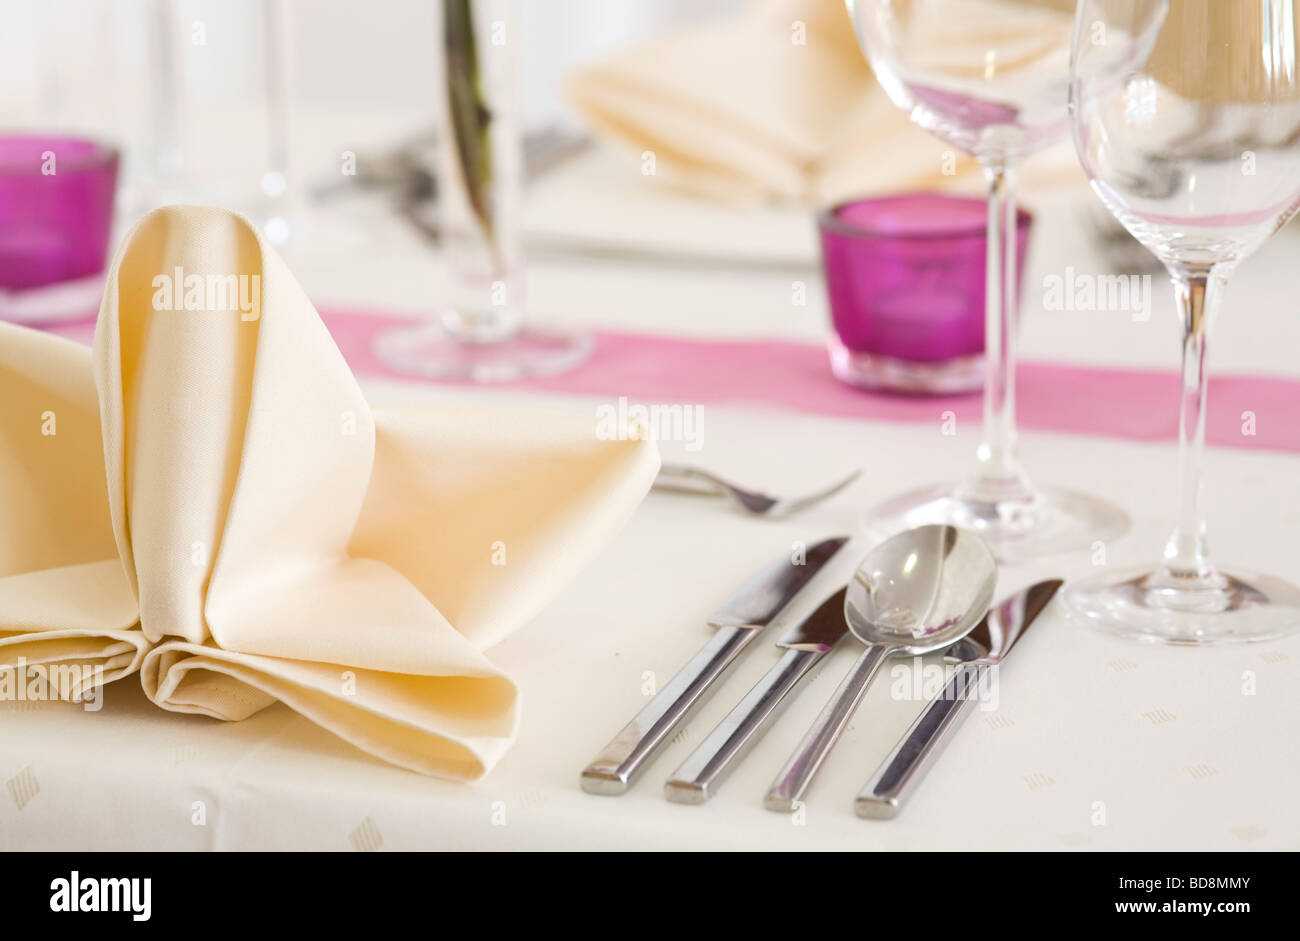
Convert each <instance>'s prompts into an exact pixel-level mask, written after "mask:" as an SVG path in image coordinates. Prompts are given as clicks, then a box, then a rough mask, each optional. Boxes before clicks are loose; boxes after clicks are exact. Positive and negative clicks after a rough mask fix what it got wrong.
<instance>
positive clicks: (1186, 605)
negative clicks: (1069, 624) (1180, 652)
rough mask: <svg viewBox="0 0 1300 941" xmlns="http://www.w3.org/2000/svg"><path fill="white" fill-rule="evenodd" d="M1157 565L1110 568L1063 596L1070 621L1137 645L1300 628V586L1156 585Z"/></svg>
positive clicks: (1271, 636) (1245, 575)
mask: <svg viewBox="0 0 1300 941" xmlns="http://www.w3.org/2000/svg"><path fill="white" fill-rule="evenodd" d="M1154 578H1155V567H1152V566H1147V567H1139V568H1126V569H1112V570H1108V571H1105V572H1101V573H1099V574H1097V575H1093V576H1091V577H1090V578H1086V579H1083V580H1081V581H1077V582H1073V583H1071V584H1069V585H1067V586H1066V588H1065V591H1064V592H1063V593H1062V600H1063V602H1064V604H1065V610H1066V612H1067V614H1068V615H1069V616H1070V617H1071V619H1073V620H1075V621H1078V622H1081V623H1084V624H1087V625H1089V626H1091V627H1095V628H1099V629H1101V630H1104V631H1108V632H1110V633H1112V634H1119V635H1121V636H1123V637H1128V638H1130V639H1133V640H1141V641H1149V642H1154V643H1163V644H1179V645H1182V646H1196V647H1200V646H1208V645H1210V644H1248V643H1254V642H1257V641H1264V640H1275V639H1276V638H1279V637H1284V636H1286V635H1287V634H1291V633H1294V632H1295V631H1296V630H1298V629H1300V588H1296V587H1295V586H1294V585H1292V584H1290V583H1289V582H1285V581H1283V580H1282V579H1279V578H1274V577H1272V576H1271V575H1257V574H1254V573H1249V572H1237V573H1236V574H1234V575H1223V576H1222V580H1223V587H1221V588H1214V589H1201V590H1185V589H1179V588H1169V587H1165V585H1164V583H1153V581H1152V580H1153V579H1154Z"/></svg>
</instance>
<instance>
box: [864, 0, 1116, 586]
mask: <svg viewBox="0 0 1300 941" xmlns="http://www.w3.org/2000/svg"><path fill="white" fill-rule="evenodd" d="M847 5H848V9H849V13H850V15H851V16H852V18H853V23H854V26H855V28H856V30H857V33H858V39H859V41H860V42H861V44H862V47H863V49H864V50H865V52H866V54H867V58H868V59H869V60H870V62H871V66H872V69H873V70H874V71H875V73H876V78H877V80H878V81H879V82H880V84H881V86H882V87H883V88H884V89H885V92H886V93H887V94H888V95H889V97H890V98H891V99H892V100H893V101H894V103H895V104H896V105H898V106H899V107H900V108H902V109H904V110H905V111H907V112H908V113H909V114H910V115H911V117H912V120H914V121H915V122H916V123H917V124H919V125H921V126H922V127H924V128H926V129H927V130H929V131H931V132H932V133H934V134H935V135H937V136H938V137H940V138H941V139H942V140H944V141H945V142H947V143H948V144H950V145H952V146H953V147H955V148H957V149H960V150H963V151H966V152H967V153H970V154H972V155H973V156H974V157H975V158H976V159H977V160H978V161H979V162H980V164H981V165H982V166H983V168H984V174H985V177H986V179H987V182H988V262H987V280H986V292H987V293H986V297H985V318H986V320H985V323H986V326H985V344H984V345H985V360H986V364H987V365H986V368H987V376H986V378H985V386H984V440H983V443H982V444H981V445H980V448H979V451H978V459H979V460H978V465H977V467H976V470H975V473H974V474H972V475H971V476H970V477H968V478H967V479H966V480H965V481H964V482H962V483H959V484H944V485H941V486H937V487H933V486H932V487H927V488H925V489H923V490H917V491H912V492H909V493H905V494H902V495H900V496H897V497H894V498H892V499H890V500H887V501H886V502H885V503H882V504H880V505H878V506H876V507H874V508H872V509H871V510H870V511H868V514H867V523H868V526H870V527H871V528H874V529H878V530H882V531H887V532H888V531H895V530H901V529H907V528H911V527H913V526H918V525H922V524H925V523H946V524H949V525H955V526H961V527H965V528H967V529H973V530H975V531H976V532H978V533H979V534H980V535H981V536H983V537H984V540H985V541H986V542H987V543H988V544H989V546H990V548H992V550H993V552H994V554H995V555H997V557H998V558H999V559H1001V560H1003V561H1017V560H1023V559H1029V558H1034V557H1036V556H1039V555H1043V554H1047V553H1051V552H1061V551H1069V550H1073V549H1080V548H1087V547H1088V546H1090V545H1091V544H1092V543H1094V542H1096V541H1097V540H1105V539H1110V538H1113V537H1115V536H1118V535H1119V534H1120V533H1122V532H1123V531H1124V530H1125V529H1127V528H1128V517H1127V515H1126V514H1125V513H1124V512H1123V511H1122V510H1120V509H1119V508H1118V507H1115V506H1113V505H1112V504H1110V503H1107V502H1105V501H1103V500H1100V499H1097V498H1095V497H1092V496H1088V495H1086V494H1081V493H1075V492H1073V491H1065V490H1053V489H1039V488H1037V487H1035V486H1034V485H1033V484H1032V483H1031V482H1030V480H1029V478H1028V476H1027V475H1026V474H1025V471H1024V469H1023V468H1022V467H1021V464H1020V460H1019V458H1018V456H1017V450H1016V421H1015V376H1016V373H1015V355H1016V350H1015V338H1016V321H1017V297H1016V293H1017V285H1018V283H1019V279H1018V277H1017V273H1016V252H1015V244H1016V241H1015V239H1016V228H1015V226H1016V195H1015V165H1016V163H1017V161H1018V160H1020V159H1021V158H1022V157H1024V156H1025V155H1027V154H1030V153H1032V152H1034V151H1036V150H1038V149H1040V148H1041V147H1043V146H1044V145H1046V144H1048V143H1050V142H1052V141H1053V140H1056V139H1058V138H1060V137H1061V136H1063V135H1064V133H1065V127H1066V91H1067V82H1068V77H1069V69H1068V56H1069V48H1070V30H1071V24H1072V17H1071V15H1070V13H1071V11H1072V10H1073V5H1072V0H847ZM1067 5H1068V9H1067Z"/></svg>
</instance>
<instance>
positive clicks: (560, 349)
mask: <svg viewBox="0 0 1300 941" xmlns="http://www.w3.org/2000/svg"><path fill="white" fill-rule="evenodd" d="M595 346H596V343H595V340H594V339H593V338H592V337H591V335H590V334H586V333H576V332H570V331H565V330H559V329H541V328H538V327H530V326H528V325H525V326H524V327H522V328H521V329H519V330H517V331H516V332H514V333H512V334H510V335H509V336H507V337H504V338H502V339H500V340H492V341H487V342H465V341H463V340H459V339H457V338H456V337H454V336H452V334H450V333H448V332H447V331H446V330H445V329H443V328H442V327H441V326H440V325H439V324H436V323H430V324H420V325H419V326H415V327H405V328H401V329H397V330H390V331H388V332H386V333H382V334H380V335H379V336H378V337H376V338H375V340H374V345H373V350H374V354H375V356H376V357H378V358H379V360H380V361H381V362H383V364H384V365H385V366H387V367H388V368H389V369H392V370H393V371H395V372H399V373H407V374H409V375H416V376H426V377H428V378H431V379H465V380H469V381H471V382H483V383H488V382H513V381H515V380H518V379H526V378H528V377H530V376H553V375H556V374H557V373H562V372H567V371H568V370H570V369H572V368H574V367H575V366H577V365H578V364H579V363H581V362H583V361H584V360H585V359H587V357H589V356H590V355H591V351H592V350H593V349H595Z"/></svg>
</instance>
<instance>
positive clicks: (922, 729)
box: [853, 663, 987, 820]
mask: <svg viewBox="0 0 1300 941" xmlns="http://www.w3.org/2000/svg"><path fill="white" fill-rule="evenodd" d="M985 669H987V667H986V666H983V665H980V664H972V663H964V664H962V665H961V666H960V667H958V668H957V672H956V673H954V674H953V677H952V679H951V680H949V681H948V685H947V686H945V687H944V690H943V692H941V693H940V694H939V695H938V696H936V697H935V698H934V699H932V700H931V701H930V704H929V705H928V706H926V707H925V711H924V712H922V713H921V715H920V716H918V717H917V719H916V721H915V722H913V723H912V727H911V728H910V729H908V730H907V734H906V735H904V736H903V739H902V741H900V742H899V743H898V744H897V745H895V746H894V750H893V751H891V752H890V753H889V755H888V757H886V758H885V760H884V761H883V762H881V764H880V767H879V768H878V769H876V773H875V775H873V776H872V778H871V780H870V781H868V782H867V783H866V784H865V785H864V786H863V788H862V790H861V792H859V794H858V797H857V799H856V800H855V801H854V802H853V809H854V811H855V812H856V813H857V815H858V816H859V817H868V818H871V819H875V820H888V819H890V818H892V817H895V816H897V814H898V811H899V810H900V809H902V806H903V801H905V800H906V799H907V797H908V795H909V794H911V793H912V791H914V790H915V789H916V787H917V786H918V785H919V784H920V782H921V779H922V778H923V777H924V776H925V772H926V771H927V770H929V768H930V765H931V764H932V763H933V761H934V758H935V756H936V755H938V754H939V751H940V750H941V749H942V748H943V746H944V744H946V743H947V741H948V739H949V738H950V737H951V736H952V733H953V731H954V730H956V728H957V726H959V725H960V724H961V721H962V719H963V718H965V717H966V715H967V714H968V713H969V712H970V710H971V708H972V706H973V705H974V704H975V702H976V701H977V697H976V694H975V693H976V690H977V689H978V688H979V684H980V682H981V681H982V680H983V678H984V674H983V671H984V670H985Z"/></svg>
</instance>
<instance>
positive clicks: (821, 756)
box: [763, 644, 889, 813]
mask: <svg viewBox="0 0 1300 941" xmlns="http://www.w3.org/2000/svg"><path fill="white" fill-rule="evenodd" d="M888 656H889V648H888V647H885V646H882V645H880V644H872V645H871V646H869V647H867V649H866V650H864V651H863V652H862V656H860V657H858V660H857V662H856V663H855V664H853V669H851V670H849V672H848V675H847V676H845V677H844V679H843V681H841V683H840V685H839V687H838V688H837V689H836V690H835V693H834V695H832V696H831V698H830V701H829V702H827V703H826V706H825V708H823V709H822V712H821V715H819V716H818V717H817V721H816V722H815V723H814V724H813V727H812V728H810V729H809V730H808V734H807V735H805V736H804V738H803V741H802V742H800V743H799V747H798V748H797V749H795V752H794V754H793V755H791V756H790V760H789V761H787V762H786V764H785V767H784V768H782V769H781V771H780V773H778V774H777V776H776V780H775V781H773V782H772V786H771V787H770V788H768V791H767V796H766V797H765V798H764V799H763V806H764V807H766V808H767V809H768V810H774V811H776V812H778V813H790V812H791V811H793V810H794V805H795V804H796V803H797V802H798V801H800V800H802V799H803V796H804V793H805V792H806V791H807V790H808V785H810V784H811V783H812V779H813V777H814V776H816V774H817V770H818V769H819V768H820V767H821V766H822V762H823V761H825V760H826V756H827V755H829V754H830V752H831V749H832V748H834V747H835V742H836V741H837V740H838V739H839V737H840V733H841V732H843V731H844V727H845V726H846V725H848V724H849V719H850V718H852V716H853V713H854V712H855V711H856V710H857V708H858V703H860V702H862V696H863V694H864V693H866V691H867V687H868V686H870V685H871V680H872V678H873V677H874V676H875V675H876V671H877V670H879V669H880V667H881V665H882V664H883V663H884V662H885V658H886V657H888Z"/></svg>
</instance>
